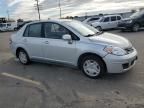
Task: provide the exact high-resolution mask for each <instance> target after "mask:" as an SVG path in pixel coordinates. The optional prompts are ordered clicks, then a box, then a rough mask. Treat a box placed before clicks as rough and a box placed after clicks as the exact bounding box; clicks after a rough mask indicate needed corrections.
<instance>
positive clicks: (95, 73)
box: [81, 55, 106, 78]
mask: <svg viewBox="0 0 144 108" xmlns="http://www.w3.org/2000/svg"><path fill="white" fill-rule="evenodd" d="M81 69H82V71H83V73H84V74H85V75H86V76H88V77H90V78H98V77H100V76H102V75H103V74H104V73H105V72H106V66H105V64H104V62H103V61H102V60H101V59H100V58H99V57H97V56H94V55H90V56H86V57H84V58H83V60H82V63H81Z"/></svg>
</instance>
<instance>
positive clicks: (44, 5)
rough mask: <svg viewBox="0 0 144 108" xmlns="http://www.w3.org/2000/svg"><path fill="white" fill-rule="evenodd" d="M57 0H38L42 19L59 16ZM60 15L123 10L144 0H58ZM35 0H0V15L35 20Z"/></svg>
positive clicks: (142, 3) (141, 5)
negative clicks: (59, 2)
mask: <svg viewBox="0 0 144 108" xmlns="http://www.w3.org/2000/svg"><path fill="white" fill-rule="evenodd" d="M58 1H59V0H39V4H40V8H41V10H40V12H41V18H42V19H48V18H58V17H59V8H58ZM60 1H61V8H62V16H63V17H65V16H84V15H85V13H87V15H94V14H99V13H113V12H123V11H128V10H131V9H138V8H140V7H144V0H60ZM35 4H36V1H35V0H0V17H7V16H8V15H7V11H8V12H9V15H10V18H13V19H19V18H22V19H24V20H37V19H38V14H37V10H36V9H35V7H34V5H35Z"/></svg>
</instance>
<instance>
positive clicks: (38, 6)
mask: <svg viewBox="0 0 144 108" xmlns="http://www.w3.org/2000/svg"><path fill="white" fill-rule="evenodd" d="M35 1H36V2H37V3H36V9H37V11H38V15H39V20H41V16H40V5H39V0H35Z"/></svg>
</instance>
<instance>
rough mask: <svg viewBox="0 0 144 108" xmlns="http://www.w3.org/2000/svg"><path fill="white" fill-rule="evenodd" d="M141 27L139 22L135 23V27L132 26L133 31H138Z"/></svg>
mask: <svg viewBox="0 0 144 108" xmlns="http://www.w3.org/2000/svg"><path fill="white" fill-rule="evenodd" d="M139 28H140V26H139V24H134V25H133V27H132V31H133V32H138V31H139Z"/></svg>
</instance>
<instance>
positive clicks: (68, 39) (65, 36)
mask: <svg viewBox="0 0 144 108" xmlns="http://www.w3.org/2000/svg"><path fill="white" fill-rule="evenodd" d="M62 38H63V40H67V41H71V40H72V38H71V35H69V34H65V35H63V36H62Z"/></svg>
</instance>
